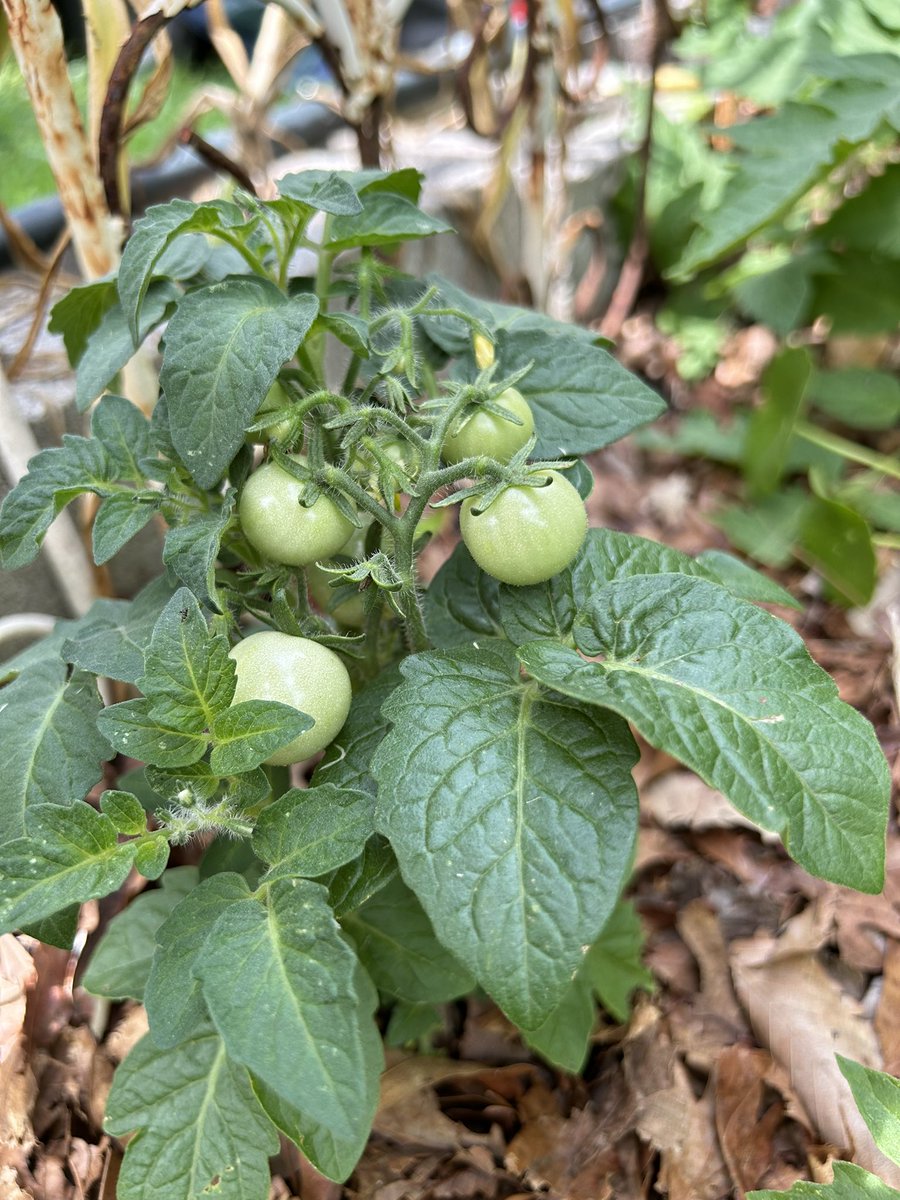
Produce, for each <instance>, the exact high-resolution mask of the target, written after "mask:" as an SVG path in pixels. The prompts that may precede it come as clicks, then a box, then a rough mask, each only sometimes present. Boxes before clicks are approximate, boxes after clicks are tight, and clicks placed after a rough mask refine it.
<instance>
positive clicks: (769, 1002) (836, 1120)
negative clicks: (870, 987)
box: [731, 910, 900, 1186]
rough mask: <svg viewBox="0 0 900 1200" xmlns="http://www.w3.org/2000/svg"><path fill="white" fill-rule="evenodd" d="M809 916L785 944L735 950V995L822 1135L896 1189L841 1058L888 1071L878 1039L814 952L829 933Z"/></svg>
mask: <svg viewBox="0 0 900 1200" xmlns="http://www.w3.org/2000/svg"><path fill="white" fill-rule="evenodd" d="M808 912H809V910H807V912H806V913H804V914H801V916H800V917H798V918H796V924H795V922H793V921H792V922H789V925H788V929H787V932H786V934H785V935H784V936H783V937H782V938H771V937H768V936H766V935H758V936H757V937H755V938H750V939H747V940H744V941H741V942H735V943H733V944H732V946H731V968H732V974H733V977H734V982H735V990H736V992H737V994H738V997H739V999H740V1001H741V1003H742V1004H743V1006H744V1008H745V1010H746V1012H747V1014H748V1016H749V1018H750V1022H751V1025H752V1026H753V1030H754V1032H755V1034H756V1037H757V1039H758V1040H759V1042H760V1043H761V1044H762V1045H763V1046H766V1047H767V1048H768V1049H769V1050H770V1051H771V1053H772V1056H773V1057H774V1058H775V1059H776V1061H778V1062H780V1063H781V1064H782V1065H783V1066H784V1067H785V1069H786V1070H787V1071H788V1074H789V1076H790V1080H791V1084H792V1086H793V1087H794V1089H795V1090H796V1092H797V1094H798V1096H799V1097H800V1100H801V1102H802V1103H803V1105H804V1107H805V1109H806V1111H807V1113H808V1114H809V1118H810V1120H811V1122H812V1124H813V1126H814V1127H815V1128H816V1129H817V1130H818V1131H819V1133H820V1134H821V1136H822V1137H823V1138H825V1139H826V1140H827V1141H829V1142H831V1143H832V1145H834V1146H836V1147H840V1148H841V1149H844V1150H847V1151H848V1152H849V1153H850V1154H851V1156H852V1158H853V1161H854V1162H857V1163H858V1164H859V1165H860V1166H863V1167H865V1168H866V1169H867V1170H870V1171H873V1172H874V1173H876V1174H880V1175H882V1176H883V1177H884V1179H885V1180H886V1181H887V1182H888V1183H891V1184H893V1185H895V1186H896V1185H897V1184H900V1167H898V1166H896V1165H895V1164H893V1163H891V1162H890V1161H889V1160H888V1159H887V1158H885V1156H884V1155H883V1154H881V1152H880V1151H879V1150H878V1148H877V1147H876V1146H875V1144H874V1142H873V1140H872V1136H871V1134H870V1133H869V1131H868V1129H867V1127H866V1125H865V1122H864V1121H863V1120H862V1118H861V1117H860V1115H859V1113H858V1111H857V1109H856V1105H855V1104H854V1102H853V1097H852V1095H851V1093H850V1089H849V1087H848V1086H847V1084H846V1082H845V1081H844V1078H843V1076H842V1075H841V1073H840V1071H839V1069H838V1065H837V1062H836V1060H835V1057H834V1056H835V1053H839V1054H843V1055H845V1056H846V1057H847V1058H851V1059H854V1060H855V1061H856V1062H861V1063H862V1064H863V1065H864V1066H869V1067H878V1066H880V1064H881V1056H880V1054H879V1050H878V1045H877V1042H876V1039H875V1033H874V1030H873V1028H872V1025H871V1023H870V1022H869V1021H867V1020H866V1019H865V1018H864V1016H863V1014H862V1012H861V1009H860V1006H859V1004H858V1003H857V1002H856V1001H855V1000H853V999H852V998H851V997H850V996H848V995H847V994H846V993H845V992H844V991H843V990H842V989H841V987H840V986H839V985H838V983H837V982H836V981H835V979H834V978H833V977H832V976H831V975H830V974H829V973H828V971H826V969H825V967H824V966H823V964H822V962H821V961H820V959H819V957H818V955H817V954H816V953H815V952H813V951H811V950H809V949H808V948H806V947H807V946H808V945H809V944H810V942H813V943H814V942H815V939H816V937H817V936H818V934H819V933H820V928H821V927H820V924H817V922H819V921H820V918H819V917H817V915H816V914H813V915H812V916H810V915H808Z"/></svg>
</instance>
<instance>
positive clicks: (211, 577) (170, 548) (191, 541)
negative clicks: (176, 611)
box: [163, 493, 234, 612]
mask: <svg viewBox="0 0 900 1200" xmlns="http://www.w3.org/2000/svg"><path fill="white" fill-rule="evenodd" d="M233 512H234V495H233V494H232V493H229V494H228V495H227V496H226V497H225V500H224V501H223V503H222V506H221V508H219V509H217V510H216V511H215V512H213V513H210V514H209V515H208V516H202V517H196V516H195V517H192V519H191V520H190V521H188V523H187V524H186V525H178V526H176V527H175V528H174V529H170V530H169V532H168V533H167V534H166V541H165V545H164V546H163V562H164V563H165V564H166V566H167V567H168V568H169V569H170V570H171V571H172V572H173V573H174V574H175V575H177V576H178V578H179V579H180V580H181V582H182V583H183V584H185V585H186V586H187V587H188V588H190V590H191V591H192V592H193V593H194V595H195V596H196V597H197V599H198V600H199V601H200V603H201V604H205V605H207V606H208V607H209V608H211V609H213V611H214V612H221V605H220V604H219V602H218V598H217V596H218V593H217V589H216V562H217V561H218V558H219V546H220V544H221V541H222V536H223V534H224V533H225V530H226V529H227V528H228V524H229V522H230V521H231V516H232V513H233Z"/></svg>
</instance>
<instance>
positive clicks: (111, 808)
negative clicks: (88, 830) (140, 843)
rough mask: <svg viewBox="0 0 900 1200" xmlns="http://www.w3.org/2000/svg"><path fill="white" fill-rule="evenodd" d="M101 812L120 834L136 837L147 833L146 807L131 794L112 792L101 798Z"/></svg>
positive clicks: (107, 792)
mask: <svg viewBox="0 0 900 1200" xmlns="http://www.w3.org/2000/svg"><path fill="white" fill-rule="evenodd" d="M100 811H101V812H102V813H105V814H106V815H107V816H108V817H109V819H110V820H111V821H112V823H113V825H115V827H116V829H117V830H118V831H119V833H124V834H128V835H129V836H131V837H136V836H137V835H138V834H141V833H146V831H147V814H146V812H145V811H144V806H143V805H142V804H141V802H140V800H138V798H137V796H133V795H132V794H131V793H130V792H122V791H116V790H110V791H106V792H104V793H103V795H102V796H101V797H100Z"/></svg>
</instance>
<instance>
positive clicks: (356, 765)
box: [312, 667, 400, 795]
mask: <svg viewBox="0 0 900 1200" xmlns="http://www.w3.org/2000/svg"><path fill="white" fill-rule="evenodd" d="M399 682H400V674H399V672H398V670H397V669H396V667H392V668H390V669H389V670H386V671H382V672H381V673H380V674H379V676H378V678H377V679H374V680H373V681H372V682H371V683H368V684H366V686H365V687H364V688H361V689H360V690H359V691H358V692H357V693H356V695H355V696H354V697H353V702H352V703H351V705H350V715H349V716H348V717H347V720H346V722H345V724H344V727H343V729H342V730H341V732H340V733H339V734H338V736H337V738H336V739H335V741H334V742H332V744H331V745H330V746H329V747H328V749H327V750H326V751H325V757H324V758H323V759H322V761H321V762H320V763H319V765H318V766H317V767H316V770H315V773H314V774H313V779H312V782H313V786H315V787H318V786H319V785H320V784H323V783H333V784H334V785H335V786H336V787H339V788H351V789H352V788H359V789H361V790H362V791H364V792H369V793H370V794H372V795H374V794H375V781H374V779H373V778H372V776H371V773H370V770H369V768H370V767H371V765H372V755H373V754H374V753H375V750H376V748H377V746H378V743H379V742H380V741H381V739H382V738H383V737H384V735H385V733H386V732H387V730H388V725H389V722H388V720H387V718H386V717H383V716H382V715H381V706H382V704H384V702H385V700H386V699H387V698H388V696H389V695H390V694H391V692H392V691H393V690H394V688H395V687H396V686H397V684H398V683H399Z"/></svg>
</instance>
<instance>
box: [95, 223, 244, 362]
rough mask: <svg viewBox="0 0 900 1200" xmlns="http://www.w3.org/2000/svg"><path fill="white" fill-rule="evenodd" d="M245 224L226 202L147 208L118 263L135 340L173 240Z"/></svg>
mask: <svg viewBox="0 0 900 1200" xmlns="http://www.w3.org/2000/svg"><path fill="white" fill-rule="evenodd" d="M244 223H245V217H244V214H243V213H242V212H241V210H240V209H239V208H238V206H237V205H236V204H231V203H229V202H228V201H225V200H213V201H211V202H209V203H207V204H201V205H197V204H194V203H193V202H192V201H190V200H181V199H175V200H170V201H169V202H168V203H167V204H154V205H153V206H151V207H150V208H148V209H147V211H146V213H145V214H144V215H143V217H142V218H141V219H140V220H139V221H136V222H135V226H134V232H133V233H132V235H131V237H130V238H129V239H128V242H127V244H126V246H125V250H124V251H123V253H122V261H121V263H120V264H119V275H118V289H119V299H120V300H121V303H122V308H123V310H124V312H125V315H126V317H127V318H128V326H129V328H130V330H131V333H132V336H133V337H135V338H137V337H138V332H139V330H138V323H139V321H140V314H141V305H142V304H143V302H144V297H145V296H146V294H147V289H148V288H149V286H150V281H151V279H152V278H153V274H154V268H155V267H156V265H157V263H158V261H159V258H160V256H161V255H162V254H163V252H164V251H165V250H166V249H167V247H168V246H169V245H170V244H171V243H172V241H173V240H174V239H175V238H176V237H179V236H181V235H182V234H186V233H209V232H212V231H213V230H216V229H223V228H225V229H236V228H237V227H238V226H240V225H242V224H244Z"/></svg>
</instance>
